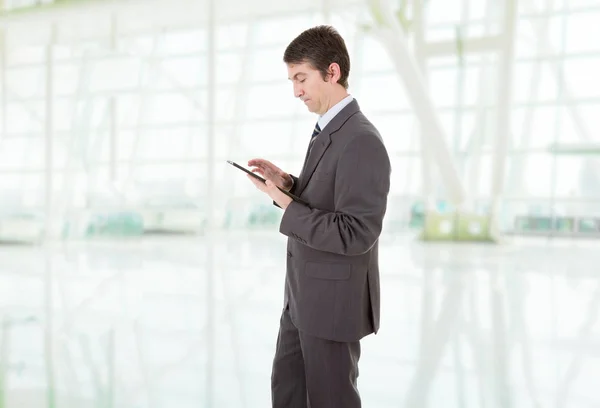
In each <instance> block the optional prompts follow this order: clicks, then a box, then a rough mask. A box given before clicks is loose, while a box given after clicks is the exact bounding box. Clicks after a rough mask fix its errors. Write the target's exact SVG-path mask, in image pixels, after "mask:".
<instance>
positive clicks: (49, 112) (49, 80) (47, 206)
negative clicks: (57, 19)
mask: <svg viewBox="0 0 600 408" xmlns="http://www.w3.org/2000/svg"><path fill="white" fill-rule="evenodd" d="M55 39H56V25H54V24H53V25H52V26H51V27H50V38H49V39H48V43H47V45H46V92H45V94H46V98H45V109H44V111H45V123H44V127H45V129H44V134H45V138H44V176H45V177H44V188H45V200H44V212H45V222H44V227H45V228H44V230H45V236H46V238H48V237H50V236H51V235H52V225H54V223H53V222H52V219H53V205H52V204H53V203H52V201H53V200H52V198H53V197H52V191H53V166H54V164H53V157H52V148H53V140H52V139H53V136H54V132H53V127H54V121H53V119H54V118H53V116H54V105H53V103H52V99H53V96H54V83H53V82H54V69H53V68H54V61H53V60H54V58H53V55H54V54H53V47H54V42H55Z"/></svg>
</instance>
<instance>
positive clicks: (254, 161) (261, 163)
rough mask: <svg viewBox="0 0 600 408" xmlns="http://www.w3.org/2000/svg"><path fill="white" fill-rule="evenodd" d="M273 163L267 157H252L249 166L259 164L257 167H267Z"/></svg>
mask: <svg viewBox="0 0 600 408" xmlns="http://www.w3.org/2000/svg"><path fill="white" fill-rule="evenodd" d="M272 165H273V163H271V162H270V161H268V160H265V159H252V160H248V166H257V167H267V166H272Z"/></svg>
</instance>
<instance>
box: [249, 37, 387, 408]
mask: <svg viewBox="0 0 600 408" xmlns="http://www.w3.org/2000/svg"><path fill="white" fill-rule="evenodd" d="M283 60H284V62H285V63H286V65H287V71H288V78H289V79H290V80H291V81H292V84H293V88H294V96H296V97H297V98H299V99H300V100H301V101H302V102H303V103H304V104H305V105H306V106H307V108H308V110H309V111H310V112H313V113H316V114H317V115H318V120H317V123H316V124H315V128H314V130H311V131H308V132H307V139H306V141H307V151H306V158H305V160H304V165H303V167H302V170H301V171H300V173H299V174H298V177H295V176H292V175H290V174H288V173H286V172H284V171H283V170H281V169H280V168H278V167H277V166H275V165H274V164H273V163H271V162H269V161H267V160H264V159H253V160H250V161H249V162H248V166H251V167H252V170H253V171H255V172H257V173H259V174H261V175H262V176H263V177H264V178H265V179H266V180H267V182H266V183H262V182H260V181H257V180H256V179H254V178H253V177H250V176H248V178H249V179H250V180H251V181H252V182H253V183H254V184H255V185H256V187H257V188H259V189H260V190H261V191H263V192H264V193H266V194H268V195H269V196H270V197H271V198H272V199H273V201H274V204H275V205H277V206H279V207H281V208H282V209H283V211H284V212H283V216H282V219H281V225H280V227H279V231H280V232H281V233H282V234H284V235H286V236H287V237H288V243H287V273H286V279H285V291H284V308H283V312H282V315H281V320H280V327H279V335H278V338H277V346H276V352H275V357H274V359H273V371H272V377H271V394H272V402H273V407H274V408H307V407H310V408H357V407H360V406H361V400H360V395H359V392H358V388H357V378H358V361H359V358H360V340H361V339H362V338H363V337H364V336H366V335H368V334H371V333H377V331H378V329H379V265H378V239H379V235H380V233H381V228H382V222H383V217H384V214H385V212H386V206H387V196H388V192H389V188H390V173H391V169H390V161H389V157H388V154H387V151H386V149H385V147H384V144H383V142H382V139H381V136H380V135H379V133H378V131H377V129H376V128H375V127H374V126H373V124H371V122H369V120H368V119H367V118H366V117H365V115H364V114H363V113H362V112H361V111H360V108H359V106H358V103H357V101H356V100H354V98H353V97H352V96H351V95H349V94H348V91H347V89H348V75H349V72H350V58H349V55H348V51H347V49H346V45H345V42H344V40H343V38H342V37H341V36H340V35H339V34H338V32H337V31H336V30H335V29H334V28H332V27H330V26H318V27H314V28H311V29H308V30H306V31H304V32H302V33H301V34H300V35H299V36H298V37H296V38H295V39H294V40H293V41H292V42H291V43H290V44H289V45H288V47H287V49H286V50H285V53H284V57H283ZM311 133H312V135H311ZM277 187H281V188H283V189H285V190H287V191H290V192H291V193H293V194H295V195H297V196H300V197H302V198H303V199H304V200H305V201H306V202H308V203H309V205H304V204H301V203H299V202H297V201H292V199H291V198H289V197H288V196H287V195H285V194H283V193H282V192H281V191H279V189H278V188H277Z"/></svg>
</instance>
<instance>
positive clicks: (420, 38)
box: [413, 0, 435, 212]
mask: <svg viewBox="0 0 600 408" xmlns="http://www.w3.org/2000/svg"><path fill="white" fill-rule="evenodd" d="M413 13H414V14H413V15H414V17H413V24H414V30H415V56H416V61H417V64H418V66H419V67H420V69H421V73H422V75H423V85H424V86H425V87H426V89H427V88H428V87H427V77H426V75H427V69H426V65H425V54H424V52H425V16H424V13H423V0H413ZM424 132H425V129H424V127H423V126H419V133H420V135H419V136H420V137H421V175H422V179H423V185H422V190H421V191H422V195H423V204H424V209H425V212H428V211H431V210H434V209H435V196H434V195H433V188H432V186H433V177H432V169H433V161H432V157H431V147H430V146H429V144H428V143H425V139H424V136H423V133H424Z"/></svg>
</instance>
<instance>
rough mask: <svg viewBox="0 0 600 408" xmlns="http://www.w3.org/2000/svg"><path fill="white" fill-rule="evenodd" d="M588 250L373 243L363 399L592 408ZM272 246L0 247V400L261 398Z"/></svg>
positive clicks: (598, 261)
mask: <svg viewBox="0 0 600 408" xmlns="http://www.w3.org/2000/svg"><path fill="white" fill-rule="evenodd" d="M598 248H600V245H599V244H598V242H597V241H595V242H586V241H581V240H574V241H546V240H544V239H535V240H526V241H519V242H516V241H515V242H510V243H508V244H505V245H502V246H494V245H485V244H484V245H474V244H458V245H451V244H423V243H419V242H417V241H415V240H414V239H412V238H411V237H408V236H384V237H383V238H382V243H381V265H382V329H381V332H380V334H378V335H377V336H370V337H368V338H366V339H365V340H363V353H362V358H361V364H360V378H359V381H360V383H359V387H360V391H361V394H362V396H363V406H365V407H370V408H392V407H394V408H397V407H410V408H426V407H433V408H437V407H444V408H452V407H477V408H480V407H481V408H494V407H514V408H519V407H570V408H579V407H597V406H600V392H599V391H598V389H597V388H598V378H600V323H599V322H598V320H599V316H598V314H599V308H600V251H599V250H598ZM284 254H285V240H284V237H283V236H281V235H279V234H278V233H276V232H269V233H264V232H252V233H250V232H248V233H236V234H227V235H212V236H211V238H210V239H207V238H203V237H187V238H179V237H154V238H144V239H143V240H126V241H112V242H109V241H95V242H88V243H73V244H65V245H54V246H52V247H48V248H31V247H19V246H13V247H10V246H5V247H0V306H1V309H0V310H1V312H0V319H2V326H1V327H2V331H1V334H0V367H1V371H0V407H6V408H17V407H18V408H37V407H40V408H41V407H50V406H55V407H61V408H62V407H74V408H87V407H90V408H92V407H94V408H96V407H100V406H101V407H123V408H137V407H140V408H141V407H148V408H171V407H172V408H188V407H190V408H191V407H194V408H198V407H218V408H225V407H235V408H258V407H268V406H270V389H269V386H270V369H271V366H270V365H271V359H272V356H273V350H274V343H275V339H276V334H277V327H278V322H279V313H280V311H281V306H282V292H283V278H284V262H285V256H284ZM211 271H212V273H210V272H211ZM209 287H212V288H213V290H211V291H209V290H208V288H209Z"/></svg>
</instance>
